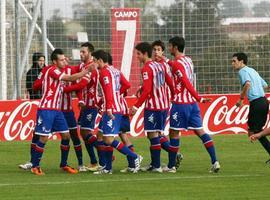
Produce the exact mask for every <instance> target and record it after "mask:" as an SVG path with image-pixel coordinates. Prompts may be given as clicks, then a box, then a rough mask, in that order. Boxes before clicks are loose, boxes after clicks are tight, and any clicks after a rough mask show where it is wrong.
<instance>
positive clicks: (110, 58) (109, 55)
mask: <svg viewBox="0 0 270 200" xmlns="http://www.w3.org/2000/svg"><path fill="white" fill-rule="evenodd" d="M108 64H109V65H113V59H112V55H111V54H110V53H108Z"/></svg>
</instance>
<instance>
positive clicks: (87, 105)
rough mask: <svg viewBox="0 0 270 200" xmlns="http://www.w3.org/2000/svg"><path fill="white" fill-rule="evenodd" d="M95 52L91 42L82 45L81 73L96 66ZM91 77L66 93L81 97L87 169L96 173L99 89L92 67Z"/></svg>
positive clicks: (82, 131) (82, 169)
mask: <svg viewBox="0 0 270 200" xmlns="http://www.w3.org/2000/svg"><path fill="white" fill-rule="evenodd" d="M93 51H94V46H93V45H92V44H91V43H90V42H86V43H83V44H82V45H81V50H80V57H81V62H82V63H81V64H80V65H79V67H78V68H79V69H78V70H79V71H80V70H82V69H83V68H84V66H87V65H91V64H93V65H92V66H94V63H93V59H92V55H91V53H92V52H93ZM92 68H94V69H92V71H91V75H90V77H89V76H84V77H83V78H82V79H81V80H80V81H79V82H78V83H76V84H73V85H71V86H68V87H65V88H64V91H65V92H67V93H70V92H72V91H77V92H78V95H79V106H80V108H81V111H80V117H79V125H80V133H81V136H82V138H83V140H84V143H85V147H86V150H87V152H88V155H89V157H90V165H89V166H88V167H86V169H87V170H89V171H96V170H97V168H98V164H97V159H96V155H95V151H94V146H97V137H96V136H95V135H94V134H93V131H94V129H95V122H96V118H97V114H98V108H97V88H98V76H99V75H98V71H97V69H95V67H92ZM79 170H81V171H85V170H84V167H83V165H81V167H80V166H79Z"/></svg>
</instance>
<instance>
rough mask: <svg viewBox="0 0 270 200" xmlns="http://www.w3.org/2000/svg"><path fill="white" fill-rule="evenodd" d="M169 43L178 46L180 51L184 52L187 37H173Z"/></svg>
mask: <svg viewBox="0 0 270 200" xmlns="http://www.w3.org/2000/svg"><path fill="white" fill-rule="evenodd" d="M169 43H170V44H172V46H173V47H177V49H178V51H180V52H184V49H185V39H184V38H183V37H178V36H175V37H172V38H171V39H169Z"/></svg>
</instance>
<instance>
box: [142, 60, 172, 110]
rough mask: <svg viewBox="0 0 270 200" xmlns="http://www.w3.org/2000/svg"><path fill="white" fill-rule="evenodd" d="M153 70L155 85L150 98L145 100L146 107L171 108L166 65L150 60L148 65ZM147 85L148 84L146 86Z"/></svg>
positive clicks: (151, 108)
mask: <svg viewBox="0 0 270 200" xmlns="http://www.w3.org/2000/svg"><path fill="white" fill-rule="evenodd" d="M146 67H149V68H150V69H151V71H152V74H153V77H149V78H150V79H151V78H152V81H153V87H152V91H151V93H150V95H149V98H148V99H147V100H146V102H145V109H150V110H166V109H168V108H169V105H170V104H169V99H168V95H167V92H168V88H167V87H166V83H165V73H167V69H166V66H165V65H164V64H163V63H159V62H155V61H152V62H149V63H147V66H146ZM146 87H147V86H146Z"/></svg>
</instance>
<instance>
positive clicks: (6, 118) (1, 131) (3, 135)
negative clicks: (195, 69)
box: [0, 94, 270, 141]
mask: <svg viewBox="0 0 270 200" xmlns="http://www.w3.org/2000/svg"><path fill="white" fill-rule="evenodd" d="M204 96H205V97H211V98H212V99H213V101H212V102H211V103H204V104H203V103H201V104H200V108H201V111H202V117H203V127H204V130H205V132H207V133H209V134H230V133H234V134H237V133H246V132H247V131H246V130H247V125H246V123H247V118H248V111H249V105H248V104H247V102H245V105H244V106H242V107H241V108H238V107H236V106H235V103H236V102H237V100H238V99H239V94H237V95H233V94H232V95H204ZM268 96H269V95H268ZM135 101H136V98H128V99H127V102H128V105H129V106H132V105H133V104H134V103H135ZM77 104H78V101H77V100H76V99H75V100H74V101H73V107H74V108H75V110H74V111H75V114H76V116H78V114H79V110H78V106H77ZM37 105H38V101H0V108H1V112H0V140H1V141H13V140H18V141H21V140H30V139H31V137H32V132H33V130H34V126H35V121H36V111H37ZM99 117H100V116H99ZM98 121H99V120H97V123H96V126H97V125H98ZM266 127H270V120H269V117H268V119H267V122H266ZM168 128H169V123H167V125H166V130H168ZM189 133H190V132H189V131H188V132H182V134H184V135H185V134H189ZM130 135H131V136H133V137H138V136H144V127H143V107H141V108H140V109H139V110H138V111H137V113H136V115H135V116H133V118H132V119H131V133H130ZM57 138H58V137H57V136H56V135H55V136H54V137H53V138H52V139H57Z"/></svg>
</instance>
